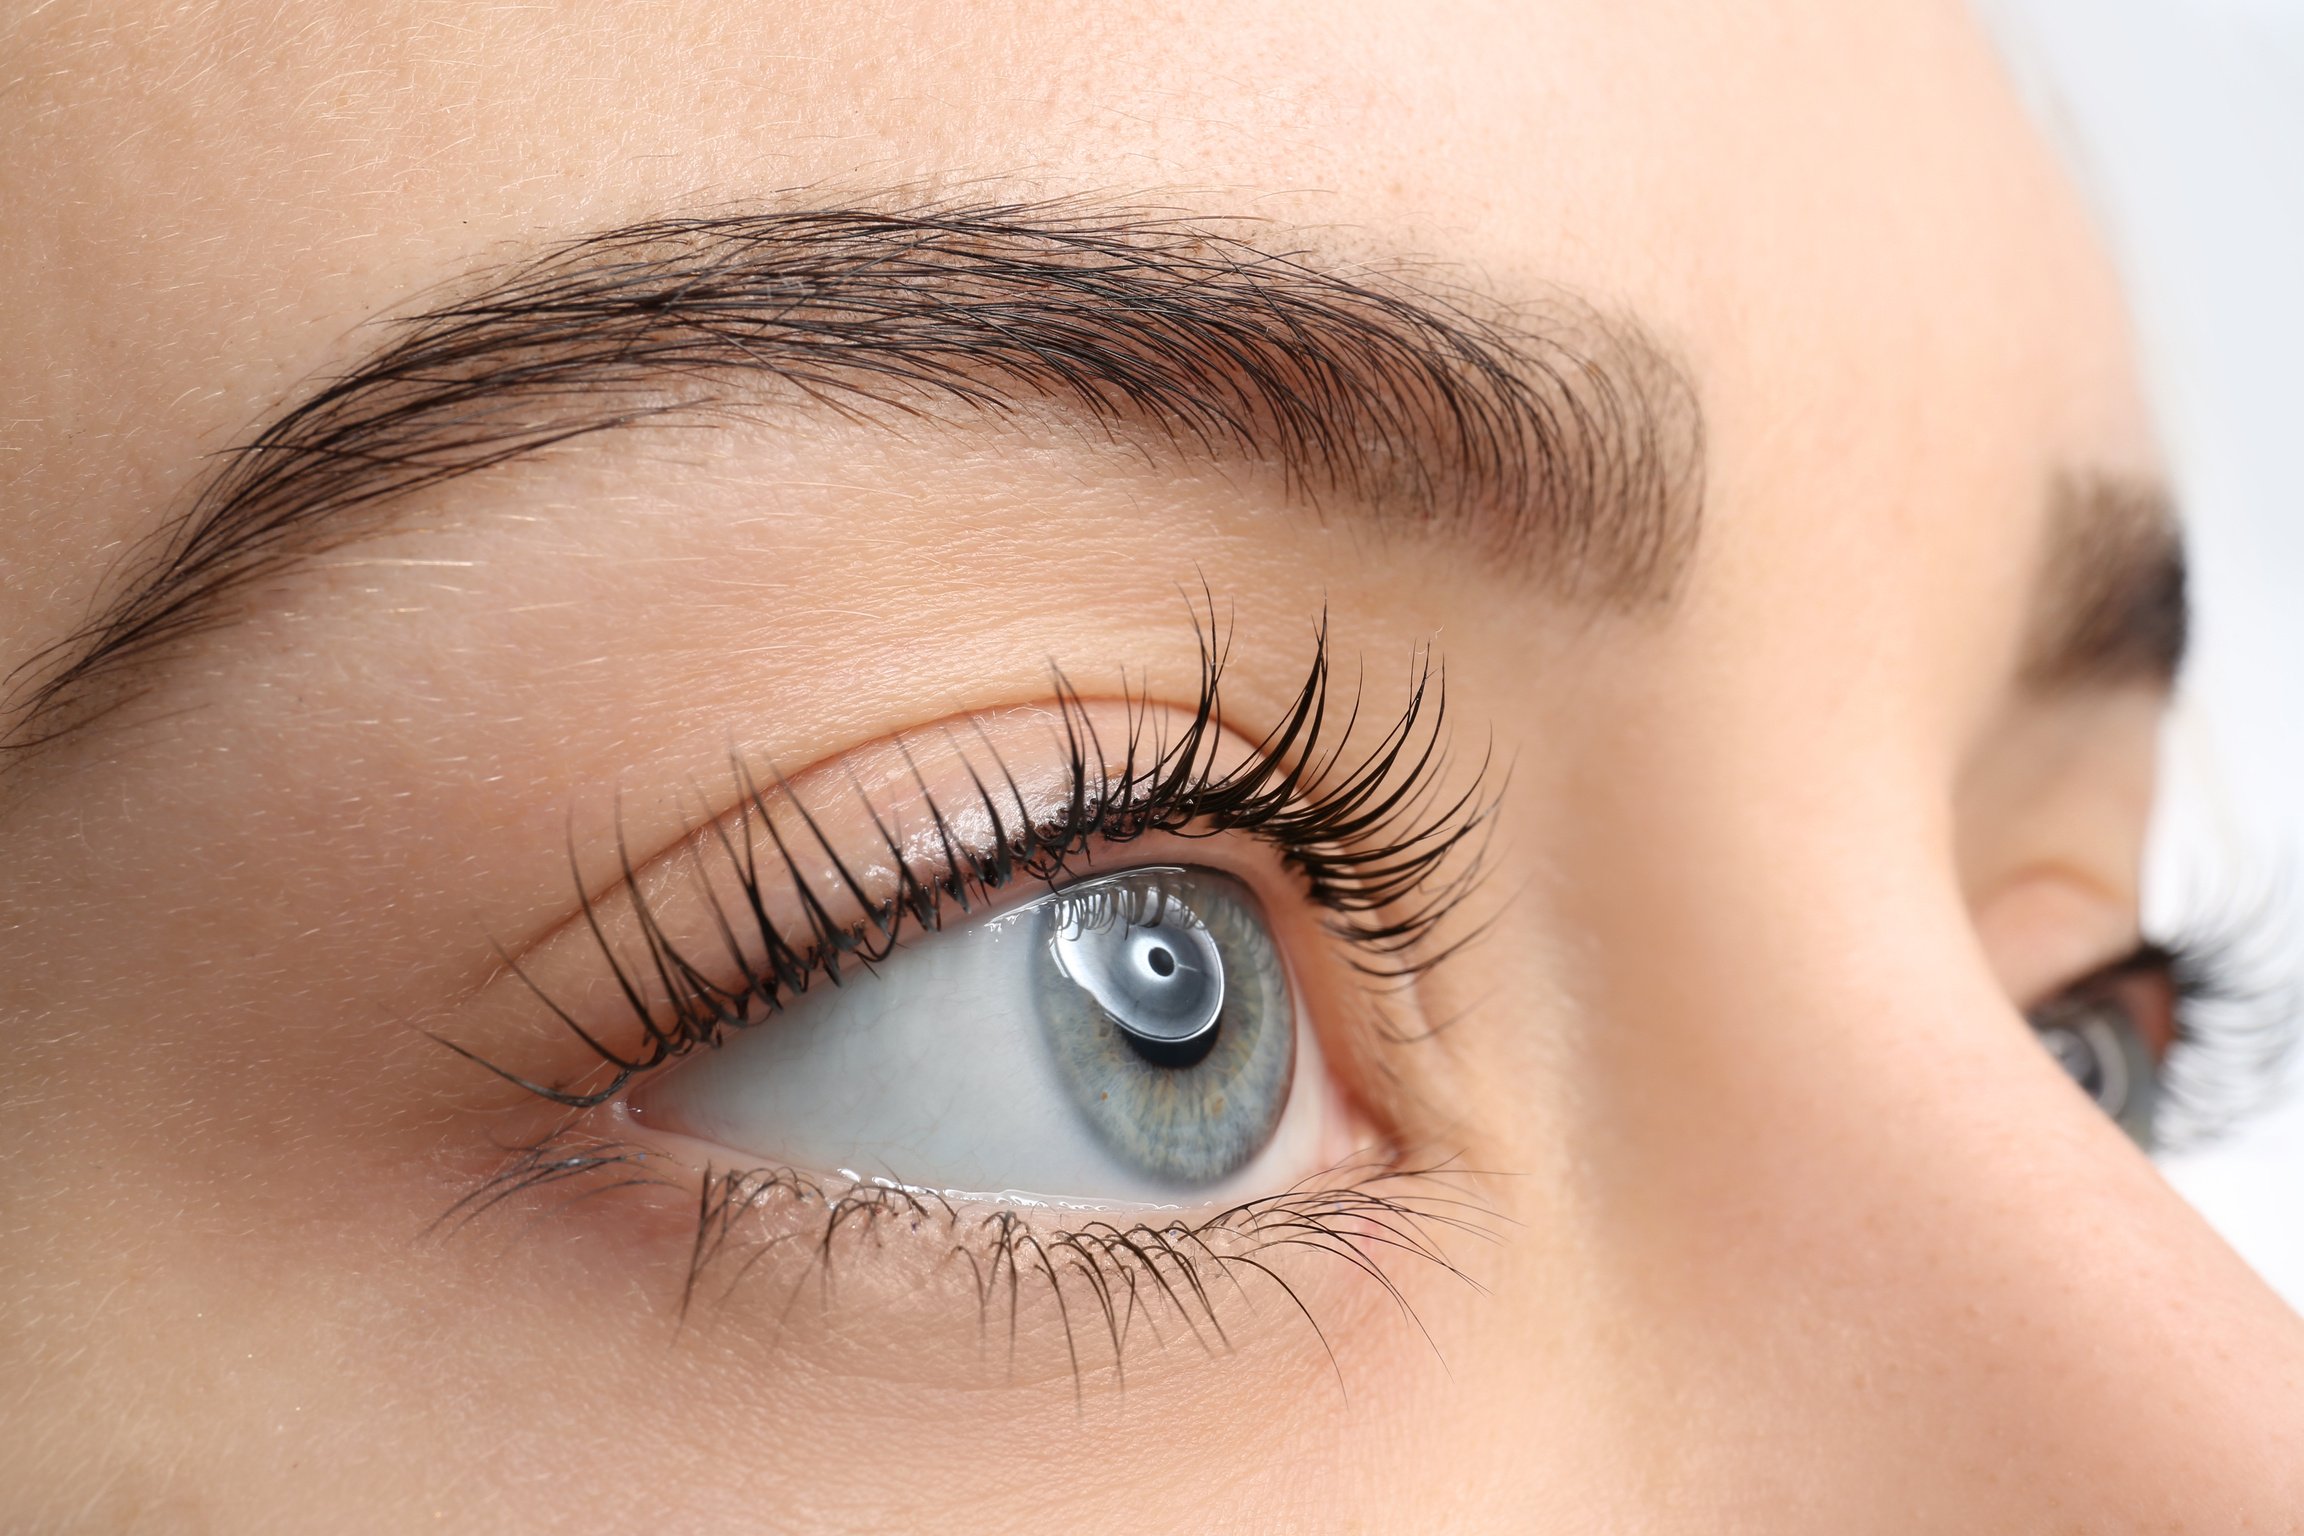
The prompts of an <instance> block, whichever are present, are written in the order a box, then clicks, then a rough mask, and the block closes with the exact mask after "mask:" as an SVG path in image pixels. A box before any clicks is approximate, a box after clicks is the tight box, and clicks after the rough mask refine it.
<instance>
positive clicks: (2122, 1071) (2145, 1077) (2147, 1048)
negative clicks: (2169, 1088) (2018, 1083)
mask: <svg viewBox="0 0 2304 1536" xmlns="http://www.w3.org/2000/svg"><path fill="white" fill-rule="evenodd" d="M2029 1018H2030V1021H2031V1024H2032V1029H2033V1032H2034V1034H2036V1035H2037V1036H2038V1037H2039V1040H2040V1043H2041V1044H2042V1045H2044V1046H2046V1047H2047V1049H2048V1054H2049V1055H2051V1056H2053V1057H2055V1058H2056V1063H2057V1065H2059V1066H2061V1067H2062V1068H2063V1069H2064V1071H2065V1073H2066V1074H2067V1075H2068V1076H2070V1077H2071V1079H2072V1080H2073V1081H2074V1082H2075V1083H2078V1084H2079V1085H2080V1088H2081V1090H2082V1091H2083V1092H2085V1093H2086V1094H2087V1095H2088V1096H2089V1097H2090V1098H2091V1099H2093V1100H2095V1101H2096V1106H2097V1107H2098V1108H2099V1109H2101V1110H2103V1111H2104V1113H2106V1114H2108V1115H2110V1116H2111V1117H2112V1118H2113V1119H2114V1120H2117V1121H2118V1122H2119V1123H2120V1128H2121V1129H2122V1130H2124V1131H2126V1132H2127V1133H2128V1134H2129V1135H2130V1136H2131V1137H2133V1138H2134V1139H2135V1140H2136V1142H2137V1144H2138V1145H2139V1146H2145V1147H2149V1146H2151V1145H2152V1144H2153V1120H2154V1113H2155V1110H2156V1109H2157V1107H2158V1102H2159V1097H2160V1062H2161V1059H2162V1058H2163V1057H2164V1056H2165V1055H2166V1053H2167V1051H2168V1048H2169V1045H2170V1044H2171V1043H2172V1042H2173V1040H2174V1038H2175V1035H2176V988H2175V983H2174V980H2173V978H2172V977H2171V975H2170V974H2169V973H2168V971H2167V970H2166V969H2165V968H2164V967H2160V966H2157V965H2153V964H2149V963H2146V964H2141V965H2131V964H2124V965H2123V966H2119V967H2115V968H2113V969H2112V970H2110V971H2107V972H2100V973H2098V974H2097V975H2096V976H2094V977H2092V978H2090V979H2089V980H2087V981H2085V982H2083V983H2081V984H2080V985H2079V986H2076V987H2074V988H2072V989H2071V990H2070V991H2068V992H2066V993H2064V994H2063V995H2062V996H2060V997H2057V998H2054V999H2052V1000H2050V1001H2049V1002H2047V1003H2044V1004H2042V1005H2041V1006H2039V1007H2037V1008H2035V1009H2033V1010H2032V1011H2031V1013H2030V1015H2029Z"/></svg>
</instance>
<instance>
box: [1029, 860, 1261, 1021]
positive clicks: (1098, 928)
mask: <svg viewBox="0 0 2304 1536" xmlns="http://www.w3.org/2000/svg"><path fill="white" fill-rule="evenodd" d="M1097 883H1098V885H1100V886H1106V887H1107V888H1106V889H1104V890H1102V891H1097V892H1085V893H1079V894H1074V893H1067V894H1066V896H1065V897H1064V898H1060V899H1059V900H1058V901H1057V902H1055V903H1053V904H1052V907H1051V916H1052V918H1053V919H1054V921H1053V922H1052V923H1051V927H1052V928H1053V929H1054V932H1052V933H1051V934H1050V935H1049V938H1048V950H1049V954H1050V956H1051V958H1053V959H1054V961H1055V962H1056V969H1057V970H1059V971H1061V972H1062V973H1063V974H1064V977H1065V979H1066V980H1068V981H1070V982H1071V983H1072V984H1073V985H1074V986H1076V987H1078V988H1080V990H1081V991H1083V992H1086V993H1087V994H1088V995H1089V996H1090V997H1092V998H1094V999H1095V1000H1096V1005H1097V1006H1098V1007H1099V1008H1101V1009H1103V1011H1104V1013H1105V1015H1106V1016H1107V1017H1108V1018H1110V1019H1111V1021H1112V1023H1113V1024H1114V1025H1116V1026H1118V1028H1119V1030H1120V1033H1121V1034H1122V1035H1123V1036H1125V1037H1126V1039H1127V1041H1128V1043H1129V1044H1130V1045H1131V1046H1133V1047H1135V1049H1136V1051H1137V1054H1139V1055H1141V1056H1143V1057H1144V1059H1145V1060H1147V1061H1150V1062H1152V1063H1154V1064H1156V1065H1158V1066H1163V1067H1188V1066H1191V1065H1192V1064H1193V1063H1194V1062H1197V1061H1199V1060H1200V1059H1201V1058H1202V1057H1204V1056H1206V1055H1207V1054H1208V1052H1209V1050H1210V1048H1212V1047H1213V1046H1214V1045H1215V1043H1216V1026H1217V1020H1218V1019H1219V1018H1220V1017H1221V1015H1222V1013H1223V1009H1224V957H1223V955H1222V953H1220V952H1219V951H1218V949H1217V947H1216V940H1215V939H1214V937H1212V936H1211V935H1210V934H1209V932H1208V925H1207V924H1206V923H1204V922H1203V921H1202V920H1201V919H1200V916H1199V915H1198V914H1197V913H1195V912H1194V911H1192V909H1191V908H1189V907H1187V906H1186V905H1185V904H1184V902H1183V900H1182V899H1181V898H1180V896H1178V895H1172V894H1170V893H1169V892H1167V891H1164V890H1162V889H1160V888H1158V886H1156V885H1151V884H1146V883H1144V882H1143V881H1142V880H1131V878H1130V877H1127V876H1123V877H1121V878H1120V879H1119V880H1118V881H1117V882H1104V881H1099V882H1097Z"/></svg>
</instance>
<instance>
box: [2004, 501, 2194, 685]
mask: <svg viewBox="0 0 2304 1536" xmlns="http://www.w3.org/2000/svg"><path fill="white" fill-rule="evenodd" d="M2053 495H2054V500H2053V503H2052V505H2051V507H2050V511H2049V518H2048V537H2047V543H2046V549H2045V553H2044V554H2043V557H2042V559H2041V563H2040V573H2039V578H2038V581H2039V587H2038V590H2037V592H2036V594H2035V597H2034V602H2033V610H2032V612H2033V617H2032V626H2031V632H2030V635H2029V637H2028V639H2027V642H2026V645H2025V654H2024V661H2023V666H2022V669H2021V671H2020V674H2019V676H2020V679H2021V681H2022V683H2023V684H2024V685H2025V686H2026V687H2027V688H2030V689H2032V690H2034V691H2036V692H2072V691H2076V690H2081V689H2087V688H2112V687H2120V686H2123V685H2127V684H2144V685H2147V686H2151V687H2157V688H2168V687H2172V686H2173V685H2174V684H2175V681H2176V674H2177V673H2178V671H2179V670H2180V669H2181V668H2182V667H2183V664H2184V651H2185V647H2186V644H2187V642H2188V640H2189V638H2190V635H2191V627H2192V621H2191V607H2190V602H2189V599H2188V597H2187V595H2186V580H2185V562H2184V541H2183V536H2182V533H2181V531H2180V528H2179V524H2178V520H2177V517H2176V513H2175V507H2174V502H2173V498H2171V497H2170V495H2169V493H2168V489H2167V487H2166V486H2164V485H2161V484H2160V483H2159V482H2157V481H2152V480H2142V479H2134V478H2125V477H2119V476H2112V475H2103V474H2075V475H2067V476H2064V477H2062V478H2060V479H2059V480H2058V482H2057V484H2056V487H2055V490H2054V493H2053Z"/></svg>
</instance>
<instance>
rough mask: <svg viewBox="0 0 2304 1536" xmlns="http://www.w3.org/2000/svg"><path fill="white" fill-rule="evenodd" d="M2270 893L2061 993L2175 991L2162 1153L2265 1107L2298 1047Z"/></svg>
mask: <svg viewBox="0 0 2304 1536" xmlns="http://www.w3.org/2000/svg"><path fill="white" fill-rule="evenodd" d="M2279 916H2280V912H2279V909H2278V908H2277V906H2276V905H2275V904H2274V902H2273V900H2272V899H2271V898H2270V897H2266V898H2264V899H2261V900H2257V901H2252V902H2238V903H2233V904H2230V905H2227V906H2225V907H2223V908H2222V909H2221V910H2214V911H2211V912H2210V913H2209V914H2208V915H2207V916H2206V917H2205V918H2204V919H2202V920H2200V921H2199V922H2198V923H2196V924H2195V925H2194V926H2193V927H2192V928H2190V929H2189V930H2187V931H2184V932H2182V933H2179V934H2177V935H2175V936H2173V937H2171V938H2168V939H2164V940H2153V939H2147V940H2146V941H2144V942H2143V943H2141V944H2139V945H2137V947H2136V948H2135V949H2134V950H2132V951H2131V952H2130V953H2128V954H2127V955H2124V956H2122V957H2121V958H2120V959H2118V960H2116V961H2114V962H2112V963H2111V964H2110V965H2107V966H2103V967H2101V968H2099V969H2098V970H2096V971H2094V972H2092V973H2090V974H2089V975H2087V976H2085V977H2083V978H2081V979H2080V980H2079V981H2077V982H2075V983H2073V984H2072V985H2071V986H2069V987H2066V988H2064V989H2063V990H2062V991H2061V992H2059V993H2058V996H2059V997H2069V996H2072V995H2075V994H2084V993H2086V992H2088V991H2090V990H2092V989H2096V988H2101V987H2104V986H2106V985H2108V984H2110V983H2113V982H2117V981H2119V980H2121V979H2124V978H2128V977H2135V976H2151V977H2155V978H2158V979H2159V980H2160V981H2161V982H2162V984H2164V985H2165V986H2166V987H2167V988H2168V993H2169V1017H2170V1022H2171V1024H2172V1026H2173V1038H2172V1040H2171V1042H2170V1045H2169V1048H2168V1052H2167V1055H2166V1056H2165V1058H2164V1059H2162V1061H2161V1062H2160V1063H2159V1067H2158V1072H2157V1077H2158V1084H2159V1093H2160V1097H2161V1114H2162V1121H2161V1123H2160V1125H2159V1126H2158V1127H2156V1134H2155V1136H2154V1147H2155V1149H2156V1150H2185V1149H2190V1148H2195V1147H2198V1146H2201V1145H2204V1144H2206V1143H2209V1142H2212V1141H2214V1140H2216V1139H2217V1138H2219V1137H2221V1136H2223V1135H2226V1134H2228V1133H2229V1132H2230V1131H2231V1130H2232V1129H2233V1128H2234V1127H2236V1126H2237V1125H2239V1124H2240V1123H2241V1122H2243V1121H2244V1120H2246V1119H2247V1118H2248V1117H2249V1115H2251V1114H2252V1113H2254V1112H2255V1111H2256V1110H2258V1109H2260V1108H2262V1107H2263V1105H2264V1103H2265V1101H2266V1099H2267V1098H2268V1097H2269V1096H2270V1094H2271V1093H2272V1092H2273V1091H2274V1090H2275V1089H2276V1088H2277V1087H2278V1085H2279V1083H2280V1081H2281V1071H2280V1069H2281V1067H2282V1065H2283V1063H2285V1062H2286V1060H2287V1059H2288V1057H2289V1056H2290V1054H2291V1053H2292V1052H2293V1050H2294V1049H2295V1046H2296V1042H2297V1039H2298V1037H2299V1031H2300V1029H2304V1015H2299V1012H2298V1009H2297V1006H2296V1004H2297V1001H2298V999H2297V997H2296V995H2295V988H2294V986H2293V984H2292V982H2291V980H2290V979H2289V969H2288V967H2287V966H2286V965H2284V964H2283V963H2282V957H2280V956H2279V955H2278V954H2277V953H2276V952H2275V948H2276V945H2277V943H2278V939H2279V936H2280V935H2281V934H2282V933H2283V931H2284V928H2283V925H2282V924H2281V923H2280V922H2279V921H2278V918H2279Z"/></svg>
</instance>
